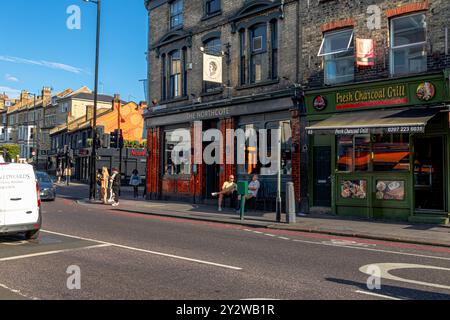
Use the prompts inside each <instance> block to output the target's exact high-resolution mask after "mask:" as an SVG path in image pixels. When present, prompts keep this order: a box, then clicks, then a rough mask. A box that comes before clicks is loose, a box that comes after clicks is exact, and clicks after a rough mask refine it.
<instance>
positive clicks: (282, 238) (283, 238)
mask: <svg viewBox="0 0 450 320" xmlns="http://www.w3.org/2000/svg"><path fill="white" fill-rule="evenodd" d="M278 239H281V240H291V239H289V238H286V237H278Z"/></svg>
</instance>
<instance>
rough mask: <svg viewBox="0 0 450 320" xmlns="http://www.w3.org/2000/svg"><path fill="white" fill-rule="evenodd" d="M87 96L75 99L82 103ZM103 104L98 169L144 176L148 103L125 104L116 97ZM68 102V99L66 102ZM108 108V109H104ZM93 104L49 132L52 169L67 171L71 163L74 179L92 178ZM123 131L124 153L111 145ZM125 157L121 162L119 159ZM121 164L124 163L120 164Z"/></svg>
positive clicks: (103, 99) (85, 179)
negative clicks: (144, 139) (144, 137)
mask: <svg viewBox="0 0 450 320" xmlns="http://www.w3.org/2000/svg"><path fill="white" fill-rule="evenodd" d="M82 97H84V94H83V95H82V96H80V95H79V94H77V95H75V96H74V99H76V100H80V99H81V98H82ZM100 99H101V104H102V106H103V107H101V108H99V110H98V114H97V128H98V131H99V133H100V140H101V146H100V148H98V149H97V155H98V160H97V162H96V165H97V169H101V168H102V167H107V168H108V170H110V171H111V170H112V168H114V167H117V168H119V167H120V168H121V169H122V174H123V176H124V177H129V176H131V173H132V171H133V170H135V169H138V171H139V172H141V173H142V174H144V172H145V169H146V166H145V165H146V152H145V150H143V149H142V147H141V145H142V143H143V139H142V132H143V130H144V117H143V115H144V109H145V108H146V107H147V105H146V104H145V103H140V104H139V105H137V104H136V103H134V102H125V101H122V100H121V99H120V95H118V94H116V95H115V96H114V97H112V96H106V95H101V96H100ZM63 101H67V100H63ZM107 105H109V106H110V107H109V108H106V107H105V106H107ZM92 122H93V105H89V106H88V107H87V108H85V114H84V115H82V116H81V117H78V118H73V117H71V120H70V121H69V122H68V123H64V124H61V125H59V126H57V127H55V128H53V129H52V130H51V131H50V137H51V154H52V161H51V162H52V170H51V173H55V171H56V168H58V167H59V166H61V167H62V168H65V167H66V166H67V165H68V163H69V161H70V162H71V165H72V167H73V171H72V174H73V178H74V179H76V180H79V181H88V180H89V178H90V160H91V155H92ZM119 129H120V130H122V134H123V139H124V142H125V144H124V148H122V154H121V151H120V150H119V146H114V144H111V135H112V134H113V133H114V132H115V131H116V130H119ZM121 155H122V157H121ZM121 158H122V161H120V159H121ZM121 162H122V164H120V163H121Z"/></svg>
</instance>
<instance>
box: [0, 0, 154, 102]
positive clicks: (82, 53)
mask: <svg viewBox="0 0 450 320" xmlns="http://www.w3.org/2000/svg"><path fill="white" fill-rule="evenodd" d="M71 5H77V6H78V7H79V8H80V9H81V19H80V21H81V29H80V30H70V29H69V28H68V27H67V20H68V18H69V17H70V16H71V15H70V14H68V13H66V11H67V9H68V7H69V6H71ZM147 24H148V21H147V12H146V10H145V7H144V1H143V0H126V1H125V0H102V22H101V28H102V29H101V47H100V69H99V70H100V73H99V74H100V76H99V77H100V78H99V79H100V87H99V91H100V92H104V93H105V94H111V95H112V94H114V93H120V94H121V97H122V99H124V100H133V101H140V100H144V98H145V97H144V89H143V85H142V83H141V82H139V80H141V79H145V78H146V71H147V67H146V60H145V51H146V48H147V30H148V29H147ZM95 27H96V6H95V4H93V3H86V2H84V1H82V0H13V1H6V0H5V1H1V3H0V92H3V91H6V93H7V94H10V95H13V96H14V95H15V94H16V93H17V92H18V91H19V90H21V89H26V90H28V91H29V92H33V93H40V91H41V89H42V87H43V86H50V87H52V88H53V89H54V90H55V91H62V90H64V89H65V88H72V89H77V88H79V87H81V86H83V85H87V86H88V87H89V88H91V89H92V90H93V89H94V70H95V69H94V67H95V65H94V61H95V60H94V58H95Z"/></svg>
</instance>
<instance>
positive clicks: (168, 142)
mask: <svg viewBox="0 0 450 320" xmlns="http://www.w3.org/2000/svg"><path fill="white" fill-rule="evenodd" d="M173 134H174V131H166V133H165V144H164V146H165V157H164V174H165V175H171V176H173V175H184V174H191V166H190V165H189V162H188V161H189V159H186V163H182V164H175V163H174V161H173V159H172V151H173V150H174V148H175V146H176V145H178V144H179V143H180V141H179V140H178V139H175V138H174V136H173ZM181 156H182V155H180V157H181ZM184 156H186V157H187V156H189V155H186V154H185V155H184Z"/></svg>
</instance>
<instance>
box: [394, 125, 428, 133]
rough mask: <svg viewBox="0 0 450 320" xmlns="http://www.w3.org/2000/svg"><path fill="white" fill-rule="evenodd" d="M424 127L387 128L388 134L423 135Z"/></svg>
mask: <svg viewBox="0 0 450 320" xmlns="http://www.w3.org/2000/svg"><path fill="white" fill-rule="evenodd" d="M424 131H425V128H424V127H420V126H419V127H392V128H387V132H388V133H423V132H424Z"/></svg>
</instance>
